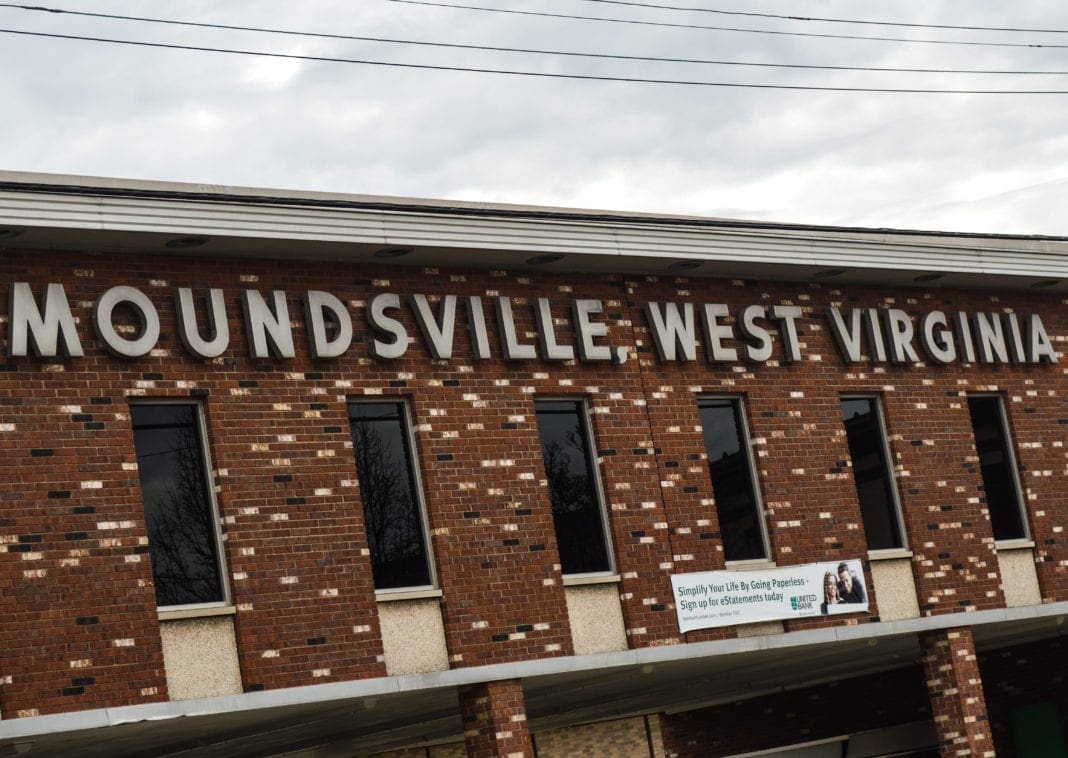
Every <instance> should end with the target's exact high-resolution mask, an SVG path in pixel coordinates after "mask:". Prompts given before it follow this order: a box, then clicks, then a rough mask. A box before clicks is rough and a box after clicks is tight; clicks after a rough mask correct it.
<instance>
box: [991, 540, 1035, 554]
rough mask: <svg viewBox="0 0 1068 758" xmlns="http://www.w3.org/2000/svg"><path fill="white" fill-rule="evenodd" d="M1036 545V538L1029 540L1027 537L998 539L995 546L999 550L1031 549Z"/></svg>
mask: <svg viewBox="0 0 1068 758" xmlns="http://www.w3.org/2000/svg"><path fill="white" fill-rule="evenodd" d="M1034 546H1035V541H1034V540H1029V539H1027V538H1026V537H1025V538H1023V539H1019V540H997V541H996V542H994V548H995V549H996V550H997V551H998V552H999V553H1001V552H1004V551H1006V550H1030V549H1032V548H1033V547H1034Z"/></svg>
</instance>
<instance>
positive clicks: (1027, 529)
mask: <svg viewBox="0 0 1068 758" xmlns="http://www.w3.org/2000/svg"><path fill="white" fill-rule="evenodd" d="M973 397H976V398H980V397H982V398H994V399H995V400H997V406H998V421H999V422H1000V425H1001V433H1002V435H1003V436H1004V443H1005V451H1006V457H1007V458H1008V460H1009V473H1010V475H1011V476H1012V485H1013V489H1014V490H1015V492H1016V507H1017V509H1018V513H1019V514H1020V523H1021V525H1022V526H1023V536H1022V537H1006V538H1005V539H998V538H997V537H996V536H994V519H993V517H992V516H991V515H990V502H989V500H987V493H986V481H985V480H984V479H983V463H982V460H979V461H978V465H979V478H980V480H981V481H982V482H983V501H984V503H983V504H984V505H985V506H986V509H987V518H988V519H989V520H990V533H991V536H993V537H994V546H995V547H1001V548H1012V547H1020V546H1022V545H1025V544H1028V543H1031V541H1032V540H1033V539H1034V538H1033V537H1032V535H1031V524H1030V523H1029V522H1028V518H1027V516H1028V513H1027V499H1026V495H1025V490H1024V487H1023V480H1022V479H1021V478H1020V466H1019V463H1018V462H1017V453H1016V443H1015V441H1014V439H1013V435H1012V428H1011V426H1010V424H1009V414H1008V412H1007V411H1006V408H1005V395H1004V394H1003V393H1001V392H968V393H966V394H965V397H964V400H965V408H966V409H967V411H968V427H969V428H970V429H971V432H972V443H973V444H974V445H975V455H976V458H979V445H978V444H976V442H977V440H976V439H975V425H974V424H973V423H972V422H971V409H970V408H968V407H967V406H968V401H970V400H971V399H972V398H973Z"/></svg>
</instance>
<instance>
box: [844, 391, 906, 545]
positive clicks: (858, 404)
mask: <svg viewBox="0 0 1068 758" xmlns="http://www.w3.org/2000/svg"><path fill="white" fill-rule="evenodd" d="M842 421H843V422H844V423H845V430H846V439H847V440H848V441H849V458H850V460H852V462H853V481H854V483H855V484H856V486H857V501H858V502H859V503H860V516H861V519H862V520H863V521H864V537H865V538H866V539H867V541H868V549H869V550H888V549H892V548H900V547H904V545H905V543H904V541H903V540H902V535H901V519H900V517H899V516H898V508H897V495H896V490H895V489H894V479H893V474H892V472H891V469H890V461H889V458H888V452H887V447H886V433H885V432H884V431H883V422H882V419H881V418H880V416H879V404H878V401H877V400H876V399H875V398H873V397H846V398H842Z"/></svg>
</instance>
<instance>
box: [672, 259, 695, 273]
mask: <svg viewBox="0 0 1068 758" xmlns="http://www.w3.org/2000/svg"><path fill="white" fill-rule="evenodd" d="M668 268H670V269H673V270H675V271H688V270H691V269H695V268H701V261H675V262H674V263H672V264H671V265H670V266H668Z"/></svg>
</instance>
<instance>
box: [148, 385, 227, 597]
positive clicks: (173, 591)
mask: <svg viewBox="0 0 1068 758" xmlns="http://www.w3.org/2000/svg"><path fill="white" fill-rule="evenodd" d="M130 418H131V420H132V422H133V433H134V447H135V449H136V451H137V472H138V476H139V477H140V479H141V497H142V499H143V501H144V506H145V520H146V522H147V524H148V549H149V553H150V554H151V556H152V580H153V581H154V582H155V585H156V603H157V604H158V605H160V606H168V605H190V604H194V603H213V602H222V601H223V600H225V599H226V596H225V590H224V588H223V584H222V571H221V564H220V562H219V543H218V530H217V529H216V522H215V511H214V508H213V506H212V501H211V493H210V490H209V487H208V477H207V470H206V468H205V465H204V463H205V454H204V445H203V440H202V439H201V436H200V418H199V410H198V408H197V406H195V405H189V404H184V405H179V404H160V405H133V406H131V407H130Z"/></svg>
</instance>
